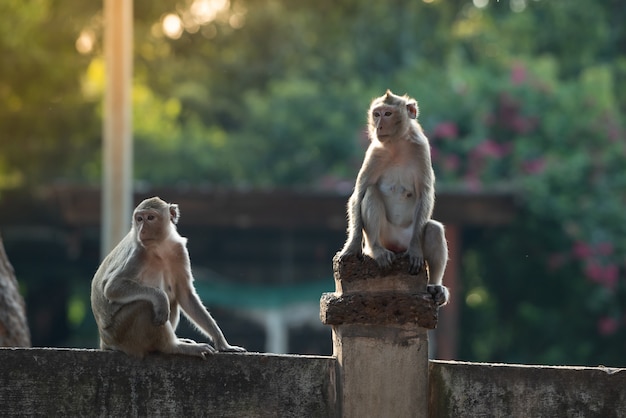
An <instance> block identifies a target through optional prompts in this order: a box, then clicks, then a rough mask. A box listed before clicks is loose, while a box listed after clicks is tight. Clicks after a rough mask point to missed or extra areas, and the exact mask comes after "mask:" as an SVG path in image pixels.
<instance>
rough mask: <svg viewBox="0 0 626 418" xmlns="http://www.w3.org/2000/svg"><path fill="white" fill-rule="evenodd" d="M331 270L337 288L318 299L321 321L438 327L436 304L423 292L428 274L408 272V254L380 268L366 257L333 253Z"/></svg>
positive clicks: (330, 323)
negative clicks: (334, 254)
mask: <svg viewBox="0 0 626 418" xmlns="http://www.w3.org/2000/svg"><path fill="white" fill-rule="evenodd" d="M333 270H334V277H335V288H336V291H335V292H333V293H324V294H323V295H322V297H321V299H320V319H321V321H322V323H324V324H327V325H340V324H366V325H404V324H417V325H419V326H420V327H422V328H426V329H433V328H436V327H437V305H436V304H435V301H434V300H433V298H432V296H431V295H430V294H429V293H428V292H427V291H426V285H427V284H428V275H427V274H426V272H425V271H421V272H419V273H418V274H409V261H408V257H398V258H396V259H395V260H394V261H393V263H392V264H391V266H389V268H386V269H381V268H379V267H378V265H377V264H376V262H375V261H374V260H373V259H372V258H370V257H368V256H364V257H363V258H362V259H360V258H358V257H356V256H348V257H344V258H342V259H339V258H338V257H337V256H335V258H334V259H333Z"/></svg>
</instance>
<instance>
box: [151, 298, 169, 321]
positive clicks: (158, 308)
mask: <svg viewBox="0 0 626 418" xmlns="http://www.w3.org/2000/svg"><path fill="white" fill-rule="evenodd" d="M169 319H170V305H169V304H168V303H159V304H155V305H154V317H153V318H152V321H153V323H154V325H157V326H160V325H163V324H165V323H166V322H167V321H169Z"/></svg>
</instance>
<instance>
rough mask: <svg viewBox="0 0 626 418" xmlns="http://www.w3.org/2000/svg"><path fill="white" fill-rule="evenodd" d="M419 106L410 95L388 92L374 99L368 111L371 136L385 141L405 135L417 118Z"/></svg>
mask: <svg viewBox="0 0 626 418" xmlns="http://www.w3.org/2000/svg"><path fill="white" fill-rule="evenodd" d="M418 115H419V107H418V106H417V102H416V101H415V100H414V99H411V98H410V97H409V96H407V95H404V96H397V95H395V94H393V93H392V92H391V90H387V92H386V93H385V94H384V95H382V96H380V97H377V98H376V99H374V100H372V104H371V105H370V109H369V113H368V122H369V123H368V125H369V133H370V138H378V140H379V141H381V142H385V141H388V140H390V139H394V138H396V137H398V136H404V135H406V133H407V132H408V130H409V128H410V127H411V123H412V122H413V121H414V120H416V119H417V116H418Z"/></svg>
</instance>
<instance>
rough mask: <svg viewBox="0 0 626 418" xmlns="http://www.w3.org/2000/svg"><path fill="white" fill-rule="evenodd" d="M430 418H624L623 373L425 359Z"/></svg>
mask: <svg viewBox="0 0 626 418" xmlns="http://www.w3.org/2000/svg"><path fill="white" fill-rule="evenodd" d="M429 369H430V371H429V374H430V385H429V386H430V416H431V417H437V418H439V417H507V418H509V417H510V418H517V417H519V418H526V417H551V418H553V417H568V418H569V417H585V418H589V417H598V418H600V417H602V418H606V417H626V369H617V368H607V367H569V366H559V367H549V366H527V365H513V364H485V363H463V362H456V361H431V362H430V365H429Z"/></svg>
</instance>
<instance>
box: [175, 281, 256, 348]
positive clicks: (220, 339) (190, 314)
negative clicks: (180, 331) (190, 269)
mask: <svg viewBox="0 0 626 418" xmlns="http://www.w3.org/2000/svg"><path fill="white" fill-rule="evenodd" d="M178 296H179V299H178V300H179V302H180V307H181V308H182V309H183V312H184V313H185V316H187V318H189V319H190V320H191V321H192V322H193V323H194V324H195V325H196V326H197V327H198V328H199V329H200V330H201V331H203V333H204V334H206V335H207V336H208V337H210V338H211V340H212V341H213V345H214V346H215V348H216V349H217V350H218V351H239V352H241V351H246V350H245V348H242V347H237V346H235V345H230V344H228V342H227V341H226V337H224V334H223V333H222V330H221V329H220V327H219V326H218V325H217V322H215V319H213V317H212V316H211V314H210V313H209V311H207V309H206V308H205V307H204V305H203V304H202V302H201V301H200V297H199V296H198V294H197V293H196V291H195V290H194V288H193V286H191V280H189V281H188V282H187V283H186V284H183V285H182V286H181V287H180V289H178Z"/></svg>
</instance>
